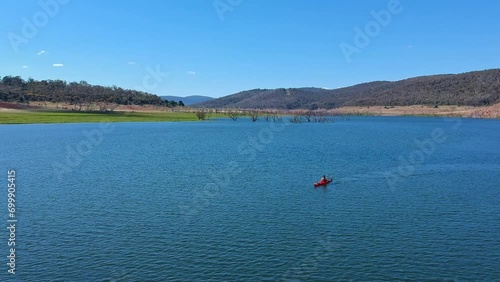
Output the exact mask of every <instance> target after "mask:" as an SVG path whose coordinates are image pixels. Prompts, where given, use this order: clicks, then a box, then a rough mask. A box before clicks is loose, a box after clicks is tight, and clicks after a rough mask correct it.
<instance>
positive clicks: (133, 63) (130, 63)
mask: <svg viewBox="0 0 500 282" xmlns="http://www.w3.org/2000/svg"><path fill="white" fill-rule="evenodd" d="M127 64H129V65H135V64H136V62H127Z"/></svg>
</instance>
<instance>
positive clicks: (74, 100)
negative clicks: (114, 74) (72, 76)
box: [0, 75, 177, 110]
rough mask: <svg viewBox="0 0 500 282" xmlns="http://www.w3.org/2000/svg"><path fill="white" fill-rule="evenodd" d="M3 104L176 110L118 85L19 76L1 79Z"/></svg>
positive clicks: (169, 102)
mask: <svg viewBox="0 0 500 282" xmlns="http://www.w3.org/2000/svg"><path fill="white" fill-rule="evenodd" d="M0 102H18V103H30V102H52V103H66V104H69V105H72V106H73V109H76V110H83V109H86V110H91V109H94V108H96V107H99V108H101V109H103V110H104V109H108V108H110V107H113V106H112V105H154V106H166V107H175V106H177V103H176V102H173V101H165V100H162V99H161V98H160V97H158V96H156V95H153V94H151V93H147V92H142V91H136V90H130V89H123V88H121V87H117V86H112V87H108V86H100V85H91V84H89V83H87V82H86V81H80V82H67V81H64V80H59V79H57V80H34V79H32V78H29V79H28V80H24V79H22V78H21V77H20V76H11V75H8V76H4V77H0Z"/></svg>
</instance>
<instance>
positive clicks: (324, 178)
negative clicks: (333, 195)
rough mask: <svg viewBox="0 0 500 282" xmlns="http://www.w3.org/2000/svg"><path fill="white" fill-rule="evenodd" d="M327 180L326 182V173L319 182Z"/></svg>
mask: <svg viewBox="0 0 500 282" xmlns="http://www.w3.org/2000/svg"><path fill="white" fill-rule="evenodd" d="M325 182H326V175H323V177H322V178H321V180H320V181H319V182H318V183H325Z"/></svg>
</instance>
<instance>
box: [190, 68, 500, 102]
mask: <svg viewBox="0 0 500 282" xmlns="http://www.w3.org/2000/svg"><path fill="white" fill-rule="evenodd" d="M495 103H500V69H492V70H485V71H475V72H468V73H462V74H448V75H432V76H422V77H415V78H410V79H405V80H400V81H395V82H391V81H376V82H369V83H363V84H358V85H355V86H351V87H345V88H340V89H334V90H326V89H321V88H287V89H285V88H280V89H254V90H249V91H243V92H240V93H237V94H233V95H229V96H226V97H222V98H219V99H215V100H212V101H208V102H204V103H200V104H197V105H196V106H199V107H218V108H225V107H226V108H276V109H300V108H302V109H317V108H326V109H331V108H335V107H342V106H409V105H431V106H435V105H460V106H487V105H492V104H495Z"/></svg>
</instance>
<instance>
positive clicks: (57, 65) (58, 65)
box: [52, 64, 64, 68]
mask: <svg viewBox="0 0 500 282" xmlns="http://www.w3.org/2000/svg"><path fill="white" fill-rule="evenodd" d="M52 66H53V67H56V68H60V67H64V64H52Z"/></svg>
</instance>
